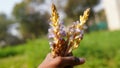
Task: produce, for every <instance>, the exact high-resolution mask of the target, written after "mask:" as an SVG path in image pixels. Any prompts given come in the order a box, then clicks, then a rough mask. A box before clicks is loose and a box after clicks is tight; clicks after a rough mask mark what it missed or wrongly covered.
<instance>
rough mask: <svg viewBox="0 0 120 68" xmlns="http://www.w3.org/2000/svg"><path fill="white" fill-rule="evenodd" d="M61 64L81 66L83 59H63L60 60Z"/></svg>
mask: <svg viewBox="0 0 120 68" xmlns="http://www.w3.org/2000/svg"><path fill="white" fill-rule="evenodd" d="M62 63H63V65H65V66H67V65H69V66H75V65H81V64H83V63H85V59H84V58H77V57H73V56H70V57H63V58H62Z"/></svg>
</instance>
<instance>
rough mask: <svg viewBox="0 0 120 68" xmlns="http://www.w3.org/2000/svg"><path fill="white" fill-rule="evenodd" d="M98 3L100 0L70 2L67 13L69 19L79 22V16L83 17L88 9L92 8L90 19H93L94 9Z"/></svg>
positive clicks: (66, 9) (71, 0)
mask: <svg viewBox="0 0 120 68" xmlns="http://www.w3.org/2000/svg"><path fill="white" fill-rule="evenodd" d="M98 3H99V0H68V4H67V6H66V8H65V12H66V14H67V15H68V17H70V18H72V19H74V20H78V17H79V15H81V14H82V13H83V11H84V10H85V9H86V8H91V13H90V17H93V14H94V12H93V7H94V6H95V5H97V4H98Z"/></svg>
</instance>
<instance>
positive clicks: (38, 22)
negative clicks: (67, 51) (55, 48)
mask: <svg viewBox="0 0 120 68" xmlns="http://www.w3.org/2000/svg"><path fill="white" fill-rule="evenodd" d="M52 2H53V3H54V4H55V5H56V6H57V9H58V12H59V16H60V21H61V22H64V23H65V25H66V26H69V25H70V24H71V23H72V22H74V21H77V20H79V15H81V14H82V13H83V11H84V10H85V9H86V8H91V12H90V16H89V20H88V21H87V23H86V25H85V26H84V28H85V35H84V39H83V40H82V41H81V43H80V46H79V48H78V49H76V50H74V51H73V54H74V56H77V57H85V58H86V63H85V64H84V65H80V66H76V67H75V68H120V42H119V41H120V7H119V6H120V1H119V0H0V68H37V66H38V65H39V64H40V63H41V62H42V61H43V60H44V58H45V56H46V55H47V53H49V52H50V47H49V43H48V39H47V33H48V28H49V22H50V14H51V4H52Z"/></svg>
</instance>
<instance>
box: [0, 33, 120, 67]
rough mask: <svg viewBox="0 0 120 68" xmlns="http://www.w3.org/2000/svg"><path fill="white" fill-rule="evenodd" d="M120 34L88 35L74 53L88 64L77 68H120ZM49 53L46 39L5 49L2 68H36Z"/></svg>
mask: <svg viewBox="0 0 120 68" xmlns="http://www.w3.org/2000/svg"><path fill="white" fill-rule="evenodd" d="M119 34H120V31H114V32H108V31H100V32H93V33H90V34H86V35H85V37H84V39H83V40H82V41H81V44H80V46H79V48H78V49H76V50H74V53H73V54H74V56H77V57H85V58H86V63H85V64H83V65H80V66H77V67H75V68H119V67H120V62H119V61H120V46H119V45H120V43H119V40H120V35H119ZM24 45H26V46H24ZM43 51H44V52H43ZM48 52H50V49H49V44H48V41H47V39H46V38H44V37H43V38H40V39H37V40H29V41H28V42H27V43H26V44H23V45H22V46H15V47H8V48H3V49H1V50H0V68H8V67H10V68H11V67H12V68H36V67H37V66H38V65H39V64H40V63H41V62H42V61H43V60H44V58H45V56H46V54H47V53H48ZM13 55H14V56H13ZM3 56H4V57H5V56H6V57H5V58H3Z"/></svg>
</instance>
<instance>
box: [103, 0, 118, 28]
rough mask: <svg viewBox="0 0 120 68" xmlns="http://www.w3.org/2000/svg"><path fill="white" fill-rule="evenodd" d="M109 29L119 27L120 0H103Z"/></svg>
mask: <svg viewBox="0 0 120 68" xmlns="http://www.w3.org/2000/svg"><path fill="white" fill-rule="evenodd" d="M103 4H104V9H105V12H106V16H107V21H108V28H109V30H118V29H120V0H103Z"/></svg>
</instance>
